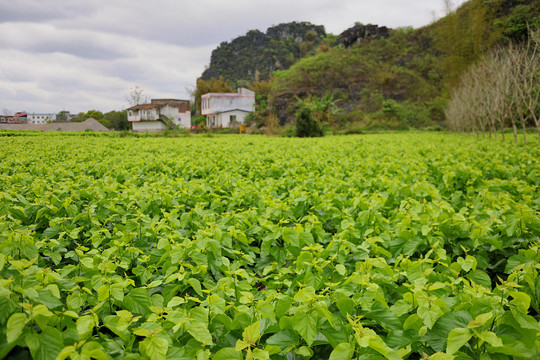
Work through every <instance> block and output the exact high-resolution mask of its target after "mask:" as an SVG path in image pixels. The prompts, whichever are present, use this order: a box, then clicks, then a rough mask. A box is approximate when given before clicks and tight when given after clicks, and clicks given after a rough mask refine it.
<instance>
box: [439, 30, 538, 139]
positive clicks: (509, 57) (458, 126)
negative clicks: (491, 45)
mask: <svg viewBox="0 0 540 360" xmlns="http://www.w3.org/2000/svg"><path fill="white" fill-rule="evenodd" d="M445 114H446V118H447V119H448V122H449V125H450V127H451V129H452V130H455V131H462V132H472V133H475V134H477V135H478V136H480V134H481V136H483V137H485V136H486V133H487V134H488V136H489V137H492V136H493V137H496V132H497V131H500V133H501V137H502V139H503V140H504V139H505V133H504V129H505V128H507V127H509V126H511V127H512V129H513V135H514V141H515V142H516V143H517V142H518V127H520V128H521V129H522V131H523V140H524V142H525V143H527V132H526V129H527V127H528V126H536V128H537V130H538V141H539V142H540V30H536V31H534V32H531V33H530V36H529V39H528V41H527V42H525V43H521V44H513V43H512V44H510V45H509V46H506V47H501V48H498V49H497V50H494V51H492V52H490V53H489V54H487V55H485V56H484V57H483V58H482V60H481V61H480V62H479V63H478V64H476V65H474V66H473V67H471V68H470V69H469V70H467V71H466V72H465V73H464V74H463V75H462V76H461V77H460V83H459V86H458V87H456V88H455V89H454V90H453V91H452V93H451V97H450V100H449V101H448V106H447V108H446V112H445Z"/></svg>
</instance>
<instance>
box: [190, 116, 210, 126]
mask: <svg viewBox="0 0 540 360" xmlns="http://www.w3.org/2000/svg"><path fill="white" fill-rule="evenodd" d="M191 125H192V126H195V127H200V128H204V127H205V126H206V116H203V115H198V116H195V117H194V118H192V119H191Z"/></svg>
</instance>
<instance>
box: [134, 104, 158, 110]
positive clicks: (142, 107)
mask: <svg viewBox="0 0 540 360" xmlns="http://www.w3.org/2000/svg"><path fill="white" fill-rule="evenodd" d="M162 106H165V105H158V104H139V105H135V106H132V107H130V108H128V110H148V109H155V108H159V107H162Z"/></svg>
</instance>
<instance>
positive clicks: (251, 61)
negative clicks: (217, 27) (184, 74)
mask: <svg viewBox="0 0 540 360" xmlns="http://www.w3.org/2000/svg"><path fill="white" fill-rule="evenodd" d="M325 36H326V31H325V30H324V26H318V25H313V24H310V23H308V22H292V23H286V24H280V25H277V26H273V27H270V28H268V30H267V31H266V33H263V32H261V31H259V30H251V31H249V32H248V33H247V34H246V35H244V36H240V37H238V38H236V39H234V40H232V41H231V42H222V43H221V44H220V45H219V46H218V47H217V48H216V49H215V50H214V51H212V56H211V58H210V66H209V67H208V68H207V69H206V70H205V71H204V73H203V74H202V76H201V78H202V79H203V80H209V79H210V78H212V77H214V78H218V77H220V76H222V77H223V78H225V79H227V80H229V81H232V82H234V83H238V82H239V81H240V82H250V81H253V80H257V81H260V80H268V79H269V78H270V76H271V75H272V73H273V72H274V71H275V70H285V69H288V68H289V67H290V66H291V65H293V64H294V63H295V62H296V61H297V60H298V59H300V58H302V57H304V56H306V55H308V54H310V53H311V52H312V51H313V49H314V48H315V47H316V46H317V45H318V44H319V43H320V41H321V40H322V39H323V38H324V37H325Z"/></svg>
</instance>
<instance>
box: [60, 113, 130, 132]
mask: <svg viewBox="0 0 540 360" xmlns="http://www.w3.org/2000/svg"><path fill="white" fill-rule="evenodd" d="M90 118H93V119H95V120H97V121H99V122H100V123H101V124H102V125H103V126H105V127H106V128H108V129H109V130H117V131H121V130H130V129H131V125H130V124H129V122H128V118H127V112H126V111H125V110H122V111H115V110H113V111H109V112H106V113H103V112H101V111H99V110H89V111H87V112H85V113H84V112H81V113H79V114H78V115H77V116H76V117H75V118H73V119H72V120H71V121H73V122H82V121H85V120H87V119H90Z"/></svg>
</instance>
